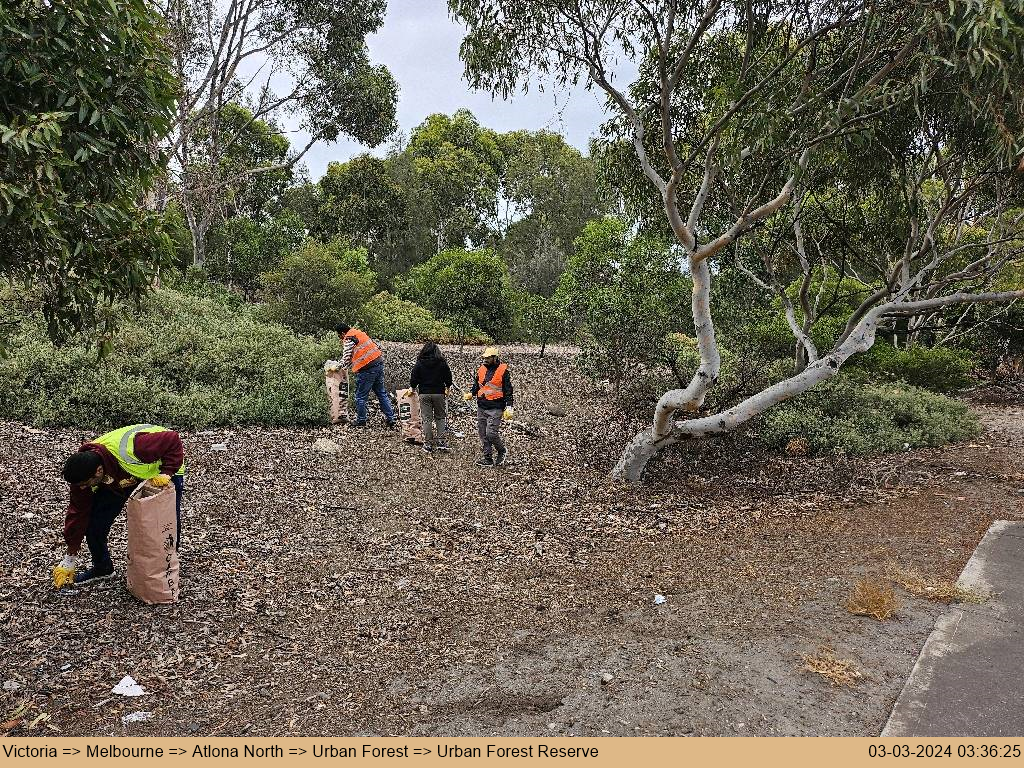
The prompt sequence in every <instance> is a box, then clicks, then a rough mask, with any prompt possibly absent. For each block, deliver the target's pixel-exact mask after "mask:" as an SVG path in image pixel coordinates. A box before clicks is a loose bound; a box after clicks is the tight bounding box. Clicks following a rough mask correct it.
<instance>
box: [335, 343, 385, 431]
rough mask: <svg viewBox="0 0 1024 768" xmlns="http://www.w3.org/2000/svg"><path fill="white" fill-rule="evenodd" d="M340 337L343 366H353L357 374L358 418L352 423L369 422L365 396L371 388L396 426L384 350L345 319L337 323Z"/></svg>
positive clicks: (382, 411)
mask: <svg viewBox="0 0 1024 768" xmlns="http://www.w3.org/2000/svg"><path fill="white" fill-rule="evenodd" d="M334 330H335V331H337V333H338V338H339V339H340V340H341V347H342V353H341V367H342V368H349V367H351V368H352V373H354V374H355V376H356V396H355V401H356V420H355V422H353V424H352V426H353V427H365V426H366V418H367V414H366V400H367V398H368V397H369V396H370V390H371V389H372V390H373V391H374V393H375V394H376V395H377V399H378V400H379V401H380V410H381V413H383V414H384V421H385V422H387V425H388V427H389V428H390V427H394V426H395V412H394V411H393V410H392V408H391V400H390V399H389V398H388V392H387V390H386V389H384V353H383V352H381V351H380V347H378V346H377V344H376V342H374V341H373V339H371V338H370V337H369V336H367V335H366V334H365V333H363V332H362V331H360V330H359V329H358V328H351V327H349V326H347V325H345V324H344V323H342V324H340V325H338V326H335V328H334Z"/></svg>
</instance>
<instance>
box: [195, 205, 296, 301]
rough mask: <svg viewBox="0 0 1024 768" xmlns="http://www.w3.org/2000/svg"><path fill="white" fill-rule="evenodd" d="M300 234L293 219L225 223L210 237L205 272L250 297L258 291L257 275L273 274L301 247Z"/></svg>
mask: <svg viewBox="0 0 1024 768" xmlns="http://www.w3.org/2000/svg"><path fill="white" fill-rule="evenodd" d="M302 230H303V227H302V222H301V221H299V220H298V219H297V218H296V217H295V216H280V217H276V218H273V219H259V220H256V219H251V218H249V217H247V216H236V217H234V218H231V219H228V220H227V221H225V222H223V223H222V224H221V225H220V226H218V227H215V228H214V229H213V231H212V232H211V233H210V242H209V248H208V250H207V252H206V262H205V264H204V268H205V269H206V272H207V273H208V274H209V276H210V277H211V278H212V279H214V280H218V281H220V282H222V283H225V284H226V285H227V286H229V287H231V288H238V289H239V290H241V291H242V292H243V293H245V295H246V296H249V297H252V296H254V295H255V294H256V292H257V291H258V290H259V288H260V275H261V274H263V273H264V272H270V271H273V270H274V268H275V267H277V266H278V265H279V264H280V263H281V261H282V260H283V259H284V257H285V255H286V254H288V253H290V252H291V251H294V250H295V249H296V248H298V247H299V246H300V245H301V244H302V240H303V237H304V235H303V232H302Z"/></svg>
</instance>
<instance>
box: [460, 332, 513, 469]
mask: <svg viewBox="0 0 1024 768" xmlns="http://www.w3.org/2000/svg"><path fill="white" fill-rule="evenodd" d="M481 357H483V364H482V365H481V366H480V367H479V368H477V371H476V378H475V379H474V381H473V389H472V390H470V392H469V393H467V394H466V400H470V399H471V398H472V397H473V396H474V395H476V426H477V432H478V433H479V435H480V445H481V447H482V449H483V456H481V457H480V459H479V460H478V461H477V464H479V465H480V466H481V467H492V466H496V465H498V464H504V463H505V456H507V455H508V449H507V448H506V447H505V441H504V440H502V439H501V432H500V431H499V427H500V426H501V422H502V421H503V420H504V421H508V420H510V419H511V418H512V417H513V416H514V415H515V412H514V411H513V409H512V406H513V404H514V397H515V394H514V392H513V390H512V374H511V373H509V370H508V365H506V364H505V363H503V362H501V356H500V355H499V354H498V350H497V348H495V347H488V348H487V349H485V350H484V353H483V355H481Z"/></svg>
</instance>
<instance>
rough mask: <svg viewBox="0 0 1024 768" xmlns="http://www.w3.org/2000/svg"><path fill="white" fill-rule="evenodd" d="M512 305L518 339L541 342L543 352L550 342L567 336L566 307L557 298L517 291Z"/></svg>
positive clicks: (535, 342)
mask: <svg viewBox="0 0 1024 768" xmlns="http://www.w3.org/2000/svg"><path fill="white" fill-rule="evenodd" d="M512 307H513V309H512V313H513V316H514V318H515V334H514V338H515V339H516V341H527V342H532V343H534V344H540V345H541V352H542V353H543V351H544V347H546V346H547V344H548V342H550V341H557V340H560V339H563V338H565V336H566V333H567V328H566V324H567V318H566V315H565V307H563V306H562V304H561V302H560V301H559V300H558V299H557V298H554V297H550V298H549V297H547V296H541V295H539V294H536V293H526V292H525V291H517V292H516V293H515V294H513V300H512Z"/></svg>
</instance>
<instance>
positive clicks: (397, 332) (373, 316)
mask: <svg viewBox="0 0 1024 768" xmlns="http://www.w3.org/2000/svg"><path fill="white" fill-rule="evenodd" d="M359 322H360V323H362V326H361V327H362V329H363V330H364V331H366V332H367V333H368V334H370V336H372V337H373V338H375V339H381V340H383V341H426V340H428V339H429V340H431V341H436V342H439V343H447V344H453V343H457V342H459V341H466V342H469V343H476V344H483V343H486V342H489V341H490V340H491V339H490V337H489V336H487V334H485V333H484V332H483V331H479V330H477V329H475V328H471V329H468V330H467V331H465V332H459V331H456V330H455V329H454V328H452V327H451V326H449V325H448V324H447V323H444V322H442V321H440V320H438V319H437V318H436V317H434V315H433V314H432V313H431V312H430V310H428V309H424V308H423V307H421V306H420V305H419V304H414V303H413V302H411V301H406V300H405V299H400V298H398V297H397V296H395V295H394V294H391V293H388V292H387V291H381V292H380V293H378V294H377V295H376V296H374V297H373V298H372V299H370V300H369V301H368V302H366V304H365V305H363V308H362V310H360V313H359Z"/></svg>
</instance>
